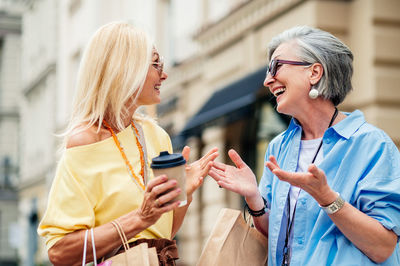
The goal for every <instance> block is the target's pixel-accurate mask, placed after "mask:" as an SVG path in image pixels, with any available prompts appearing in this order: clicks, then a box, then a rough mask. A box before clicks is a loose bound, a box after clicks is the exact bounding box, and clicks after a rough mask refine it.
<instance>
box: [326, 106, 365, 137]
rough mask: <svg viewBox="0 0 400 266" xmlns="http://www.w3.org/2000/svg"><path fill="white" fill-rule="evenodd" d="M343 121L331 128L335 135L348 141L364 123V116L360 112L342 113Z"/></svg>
mask: <svg viewBox="0 0 400 266" xmlns="http://www.w3.org/2000/svg"><path fill="white" fill-rule="evenodd" d="M344 114H345V115H347V117H346V118H345V119H343V120H342V121H340V122H339V123H337V124H336V125H334V126H333V127H332V128H333V129H334V130H335V131H336V133H337V134H339V135H340V136H342V137H343V138H345V139H349V138H350V137H351V136H352V135H353V134H354V133H355V132H356V131H357V130H358V129H359V128H360V127H361V126H362V125H363V124H364V123H366V122H365V118H364V114H363V113H362V112H361V111H360V110H355V111H354V112H352V113H346V112H345V113H344Z"/></svg>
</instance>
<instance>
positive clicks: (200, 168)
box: [182, 146, 218, 198]
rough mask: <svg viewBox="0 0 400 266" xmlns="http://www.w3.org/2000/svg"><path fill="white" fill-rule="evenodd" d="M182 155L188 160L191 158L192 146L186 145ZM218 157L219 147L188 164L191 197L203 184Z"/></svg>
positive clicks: (188, 185)
mask: <svg viewBox="0 0 400 266" xmlns="http://www.w3.org/2000/svg"><path fill="white" fill-rule="evenodd" d="M182 155H183V157H184V158H185V160H186V162H188V160H189V155H190V148H189V147H188V146H185V147H184V148H183V150H182ZM217 157H218V149H217V148H213V149H211V150H210V151H209V152H207V154H206V155H204V156H203V157H201V158H200V159H199V160H197V161H195V162H193V163H191V164H186V168H185V171H186V193H187V196H188V198H190V197H191V196H192V194H193V192H194V191H196V189H198V188H199V187H200V186H201V184H203V180H204V178H205V177H206V176H207V175H208V172H209V171H210V169H211V166H212V163H213V161H214V160H215V158H217Z"/></svg>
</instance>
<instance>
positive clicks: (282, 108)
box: [276, 103, 291, 116]
mask: <svg viewBox="0 0 400 266" xmlns="http://www.w3.org/2000/svg"><path fill="white" fill-rule="evenodd" d="M276 111H277V112H278V113H280V114H285V115H290V116H291V114H290V112H289V110H288V109H287V108H285V105H282V104H279V103H278V104H277V106H276Z"/></svg>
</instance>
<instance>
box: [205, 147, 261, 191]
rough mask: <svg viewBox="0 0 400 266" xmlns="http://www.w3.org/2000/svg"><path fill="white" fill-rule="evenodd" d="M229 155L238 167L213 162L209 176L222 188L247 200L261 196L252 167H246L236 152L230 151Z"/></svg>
mask: <svg viewBox="0 0 400 266" xmlns="http://www.w3.org/2000/svg"><path fill="white" fill-rule="evenodd" d="M228 155H229V157H230V158H231V160H232V162H233V163H234V164H235V165H236V167H234V166H231V165H227V164H224V163H219V162H213V165H212V168H211V170H210V172H209V173H208V174H209V175H210V176H211V177H212V178H214V179H215V181H217V183H218V185H220V186H221V187H223V188H225V189H228V190H230V191H233V192H235V193H238V194H240V195H242V196H244V197H246V198H251V197H254V196H257V195H259V191H258V187H257V181H256V178H255V175H254V173H253V172H252V171H251V169H250V167H248V166H247V165H246V163H245V162H244V161H243V160H242V158H240V156H239V154H238V153H237V152H236V151H235V150H233V149H231V150H229V152H228Z"/></svg>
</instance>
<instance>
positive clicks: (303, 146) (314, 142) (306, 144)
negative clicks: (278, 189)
mask: <svg viewBox="0 0 400 266" xmlns="http://www.w3.org/2000/svg"><path fill="white" fill-rule="evenodd" d="M321 140H322V138H319V139H311V140H302V141H301V142H300V152H299V161H298V163H297V169H296V172H307V171H308V167H309V166H310V164H311V162H312V160H313V159H314V156H315V153H316V152H317V149H318V146H319V144H320V143H321ZM323 159H324V154H323V152H322V147H321V149H320V150H319V152H318V155H317V158H316V159H315V162H314V164H315V165H318V164H319V163H320V162H321V161H322V160H323ZM299 191H300V188H299V187H295V186H290V191H289V197H290V220H292V218H293V211H294V205H295V204H296V201H297V198H298V197H299Z"/></svg>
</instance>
